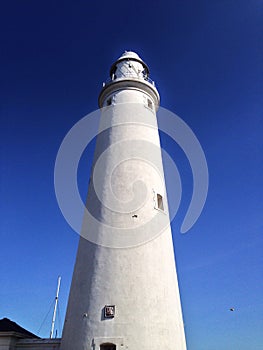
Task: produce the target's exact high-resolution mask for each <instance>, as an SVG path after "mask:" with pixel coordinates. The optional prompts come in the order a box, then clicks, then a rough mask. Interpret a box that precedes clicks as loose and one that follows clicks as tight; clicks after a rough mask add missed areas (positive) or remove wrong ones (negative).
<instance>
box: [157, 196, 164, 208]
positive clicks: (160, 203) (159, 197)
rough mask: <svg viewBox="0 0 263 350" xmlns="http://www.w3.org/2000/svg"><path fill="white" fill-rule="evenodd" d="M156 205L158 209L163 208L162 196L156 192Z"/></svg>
mask: <svg viewBox="0 0 263 350" xmlns="http://www.w3.org/2000/svg"><path fill="white" fill-rule="evenodd" d="M157 206H158V209H161V210H164V207H163V197H162V196H161V195H160V194H159V193H157Z"/></svg>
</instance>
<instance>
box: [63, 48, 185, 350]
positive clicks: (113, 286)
mask: <svg viewBox="0 0 263 350" xmlns="http://www.w3.org/2000/svg"><path fill="white" fill-rule="evenodd" d="M99 105H100V107H101V109H102V112H101V122H100V129H101V133H100V134H99V135H98V137H97V143H96V150H95V155H94V161H93V174H92V176H91V180H90V184H89V192H88V197H87V208H88V210H89V212H90V213H92V215H93V217H95V218H96V219H97V220H98V222H99V223H100V225H98V226H97V227H96V232H93V237H95V240H96V242H97V244H95V243H91V242H90V241H88V240H87V239H85V238H83V237H85V235H86V234H87V236H89V234H88V233H89V230H92V229H93V228H94V226H92V225H91V223H90V220H89V217H84V222H83V229H82V236H83V237H81V238H80V242H79V248H78V252H77V258H76V263H75V269H74V273H73V278H72V284H71V289H70V296H69V301H68V308H67V313H66V319H65V324H64V329H63V335H62V344H61V349H62V350H91V349H92V350H99V349H104V348H103V344H115V345H116V349H118V350H120V349H131V350H138V349H140V350H149V349H151V350H157V349H158V350H159V349H161V348H163V349H176V350H185V349H186V344H185V335H184V327H183V320H182V312H181V303H180V296H179V288H178V281H177V275H176V268H175V260H174V251H173V242H172V235H171V229H170V224H169V213H168V204H167V197H166V190H165V182H164V176H163V167H162V158H161V148H160V140H159V134H158V128H157V121H156V110H157V109H158V105H159V94H158V92H157V90H156V88H155V86H154V84H153V83H152V82H150V81H149V79H148V67H147V66H146V65H145V63H144V62H143V61H142V60H141V59H140V58H139V57H138V56H137V55H136V54H135V53H133V52H126V53H125V54H124V55H123V56H121V57H120V59H119V60H117V62H116V63H115V64H114V65H113V66H112V68H111V81H110V82H109V83H108V84H106V85H105V86H104V87H103V89H102V91H101V94H100V97H99ZM105 306H106V307H107V306H110V307H113V309H111V310H113V313H114V317H105ZM108 346H110V345H108ZM105 349H107V348H105ZM109 349H110V348H109Z"/></svg>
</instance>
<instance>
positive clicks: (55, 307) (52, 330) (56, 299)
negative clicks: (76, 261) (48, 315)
mask: <svg viewBox="0 0 263 350" xmlns="http://www.w3.org/2000/svg"><path fill="white" fill-rule="evenodd" d="M60 281H61V277H60V276H59V277H58V285H57V293H56V298H55V305H54V311H53V317H52V323H51V331H50V339H51V338H53V334H54V327H55V321H56V314H57V307H58V294H59V288H60Z"/></svg>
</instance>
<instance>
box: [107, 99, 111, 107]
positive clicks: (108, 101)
mask: <svg viewBox="0 0 263 350" xmlns="http://www.w3.org/2000/svg"><path fill="white" fill-rule="evenodd" d="M111 103H112V98H111V97H110V98H108V99H107V106H110V105H111Z"/></svg>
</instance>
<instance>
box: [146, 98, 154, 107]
mask: <svg viewBox="0 0 263 350" xmlns="http://www.w3.org/2000/svg"><path fill="white" fill-rule="evenodd" d="M147 103H148V107H149V108H151V109H153V103H152V101H151V100H149V99H148V100H147Z"/></svg>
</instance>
